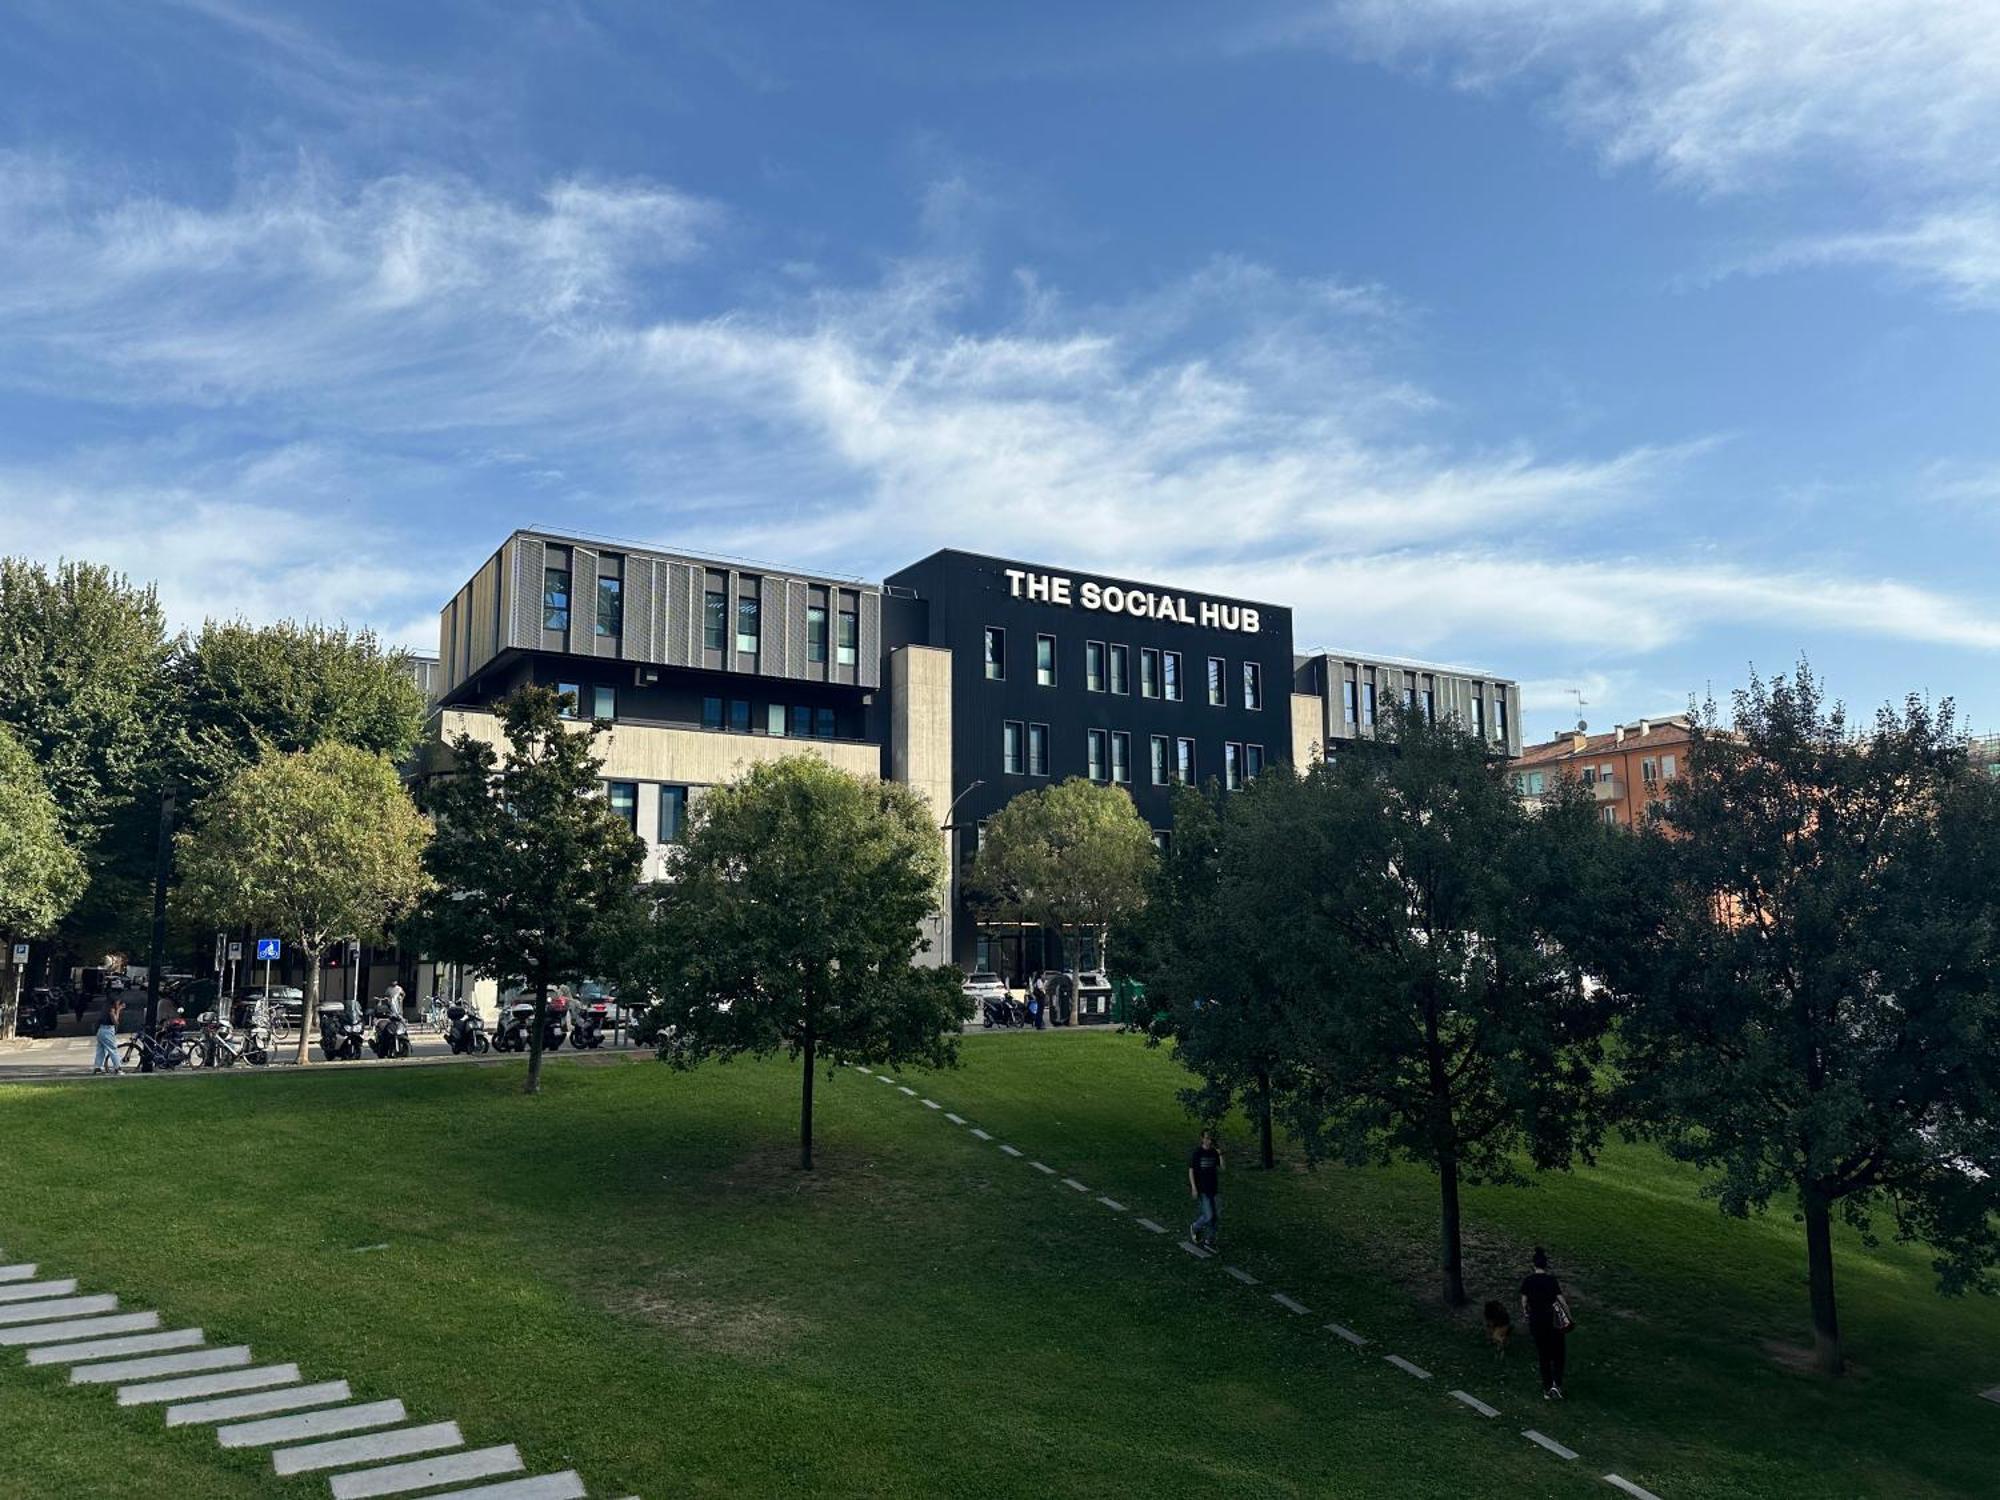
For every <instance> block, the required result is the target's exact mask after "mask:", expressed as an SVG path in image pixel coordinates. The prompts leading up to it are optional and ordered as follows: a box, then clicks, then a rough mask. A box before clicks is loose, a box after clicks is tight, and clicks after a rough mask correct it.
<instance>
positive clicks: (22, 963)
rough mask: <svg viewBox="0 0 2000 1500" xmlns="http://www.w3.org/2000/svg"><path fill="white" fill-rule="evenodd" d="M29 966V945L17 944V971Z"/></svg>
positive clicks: (15, 961)
mask: <svg viewBox="0 0 2000 1500" xmlns="http://www.w3.org/2000/svg"><path fill="white" fill-rule="evenodd" d="M27 966H28V945H27V944H26V943H16V944H15V945H14V967H15V968H17V969H25V968H26V967H27Z"/></svg>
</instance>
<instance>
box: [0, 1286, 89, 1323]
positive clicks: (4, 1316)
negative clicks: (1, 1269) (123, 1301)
mask: <svg viewBox="0 0 2000 1500" xmlns="http://www.w3.org/2000/svg"><path fill="white" fill-rule="evenodd" d="M117 1311H118V1299H117V1298H116V1297H113V1296H110V1295H108V1294H107V1295H105V1296H102V1297H57V1298H55V1299H53V1300H45V1301H41V1302H16V1303H13V1304H11V1305H10V1306H7V1307H0V1328H11V1327H13V1326H14V1325H15V1324H17V1323H46V1322H48V1321H49V1320H50V1319H51V1318H84V1317H89V1316H90V1315H91V1314H93V1313H115V1312H117Z"/></svg>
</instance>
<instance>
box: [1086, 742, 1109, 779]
mask: <svg viewBox="0 0 2000 1500" xmlns="http://www.w3.org/2000/svg"><path fill="white" fill-rule="evenodd" d="M1084 737H1085V743H1086V746H1087V748H1088V750H1089V759H1088V765H1089V768H1090V779H1091V780H1092V781H1104V780H1107V779H1108V777H1107V774H1106V771H1105V766H1104V731H1103V730H1101V729H1089V730H1085V731H1084Z"/></svg>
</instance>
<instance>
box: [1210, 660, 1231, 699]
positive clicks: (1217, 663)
mask: <svg viewBox="0 0 2000 1500" xmlns="http://www.w3.org/2000/svg"><path fill="white" fill-rule="evenodd" d="M1228 671H1229V665H1228V663H1227V662H1225V661H1223V659H1222V658H1221V657H1219V656H1211V657H1210V658H1209V659H1208V701H1209V705H1210V706H1211V707H1214V708H1221V707H1222V706H1223V705H1224V704H1226V703H1227V702H1228V701H1229V683H1228V677H1227V673H1228Z"/></svg>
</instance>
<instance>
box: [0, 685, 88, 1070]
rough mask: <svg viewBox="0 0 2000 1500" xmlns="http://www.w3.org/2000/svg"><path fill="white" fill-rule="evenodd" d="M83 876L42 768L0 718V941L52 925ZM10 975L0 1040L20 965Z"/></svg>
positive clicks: (6, 1030) (10, 1016)
mask: <svg viewBox="0 0 2000 1500" xmlns="http://www.w3.org/2000/svg"><path fill="white" fill-rule="evenodd" d="M85 879H86V876H85V874H84V870H83V861H82V860H81V859H79V858H78V857H77V854H76V851H75V850H74V849H73V848H71V847H70V844H69V840H68V839H67V838H65V837H64V836H63V829H62V816H61V813H60V810H59V809H58V808H57V807H56V800H55V798H54V797H53V796H51V795H50V794H49V789H48V785H47V783H45V782H44V781H43V780H42V773H41V771H40V770H39V769H38V768H37V767H36V765H35V762H34V760H33V758H32V757H31V756H30V755H29V754H28V750H27V747H26V746H25V745H23V744H22V743H21V741H20V739H19V737H18V736H17V735H15V733H14V732H13V731H12V730H11V729H9V728H7V727H6V726H5V725H4V724H0V942H6V943H9V944H11V943H12V942H13V941H14V939H15V938H17V937H38V936H40V935H42V934H44V933H47V932H49V931H51V930H52V929H53V928H54V927H55V925H56V924H57V923H58V922H60V921H61V920H62V918H63V915H64V913H66V912H67V911H68V910H69V909H70V908H71V907H72V906H74V905H75V904H76V900H77V897H79V896H81V895H82V894H83V885H84V880H85ZM13 977H14V990H15V994H14V995H10V996H7V997H6V998H5V999H3V1000H0V1041H4V1040H6V1039H7V1038H8V1037H11V1036H12V1035H13V1034H14V1019H15V1012H16V1009H17V998H18V993H19V990H20V985H21V974H20V972H19V970H18V969H16V970H15V972H14V976H13Z"/></svg>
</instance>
